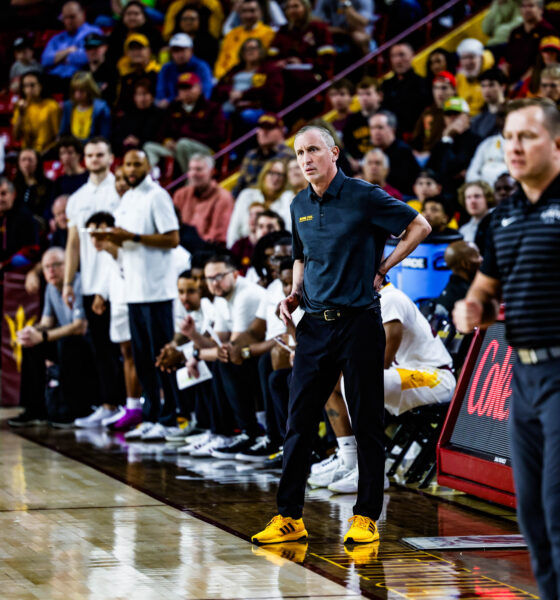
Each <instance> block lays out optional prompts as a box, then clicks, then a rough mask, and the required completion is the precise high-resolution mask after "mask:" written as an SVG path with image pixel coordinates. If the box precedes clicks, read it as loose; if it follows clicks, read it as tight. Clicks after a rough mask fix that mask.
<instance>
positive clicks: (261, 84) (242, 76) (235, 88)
mask: <svg viewBox="0 0 560 600" xmlns="http://www.w3.org/2000/svg"><path fill="white" fill-rule="evenodd" d="M213 97H214V100H216V102H220V103H221V104H222V107H223V110H224V112H225V113H226V115H228V117H231V118H233V119H234V120H235V122H236V123H237V124H242V125H243V124H244V125H245V126H247V125H250V126H254V125H255V124H256V123H257V120H258V119H259V117H261V116H262V115H263V114H264V113H265V112H276V111H277V110H278V109H279V108H280V107H281V106H282V99H283V97H284V80H283V79H282V71H281V70H280V69H279V68H278V67H277V66H276V65H274V64H273V63H272V62H270V61H268V60H267V53H266V48H265V47H264V46H263V43H262V41H261V40H259V39H258V38H249V39H247V40H245V41H244V42H243V44H242V45H241V48H240V50H239V62H238V63H237V64H236V65H235V66H234V67H233V68H232V69H230V70H229V71H228V72H227V73H226V74H225V75H224V76H223V77H222V78H221V79H220V80H219V82H218V84H217V85H216V87H215V89H214V96H213ZM239 121H240V122H241V123H239Z"/></svg>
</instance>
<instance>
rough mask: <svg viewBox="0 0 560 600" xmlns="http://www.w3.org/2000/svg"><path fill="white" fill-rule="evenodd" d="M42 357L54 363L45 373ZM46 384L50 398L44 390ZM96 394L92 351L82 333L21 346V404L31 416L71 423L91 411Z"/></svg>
mask: <svg viewBox="0 0 560 600" xmlns="http://www.w3.org/2000/svg"><path fill="white" fill-rule="evenodd" d="M45 360H50V361H51V362H53V363H55V367H50V368H49V369H48V372H47V368H46V367H45ZM47 385H49V386H50V387H49V390H48V391H49V394H48V398H49V401H48V402H47V401H46V396H45V390H46V386H47ZM97 394H98V388H97V381H96V376H95V368H94V364H93V353H92V350H91V345H90V343H89V342H88V340H87V339H86V338H85V337H84V336H81V335H72V336H68V337H64V338H61V339H59V340H57V341H56V342H49V343H43V344H38V345H37V346H33V347H32V348H23V352H22V362H21V386H20V405H21V406H23V407H25V410H26V412H28V413H29V414H30V415H33V416H36V417H38V418H41V419H45V418H46V419H48V420H49V421H56V422H70V421H72V420H74V419H76V418H78V417H83V416H85V415H87V414H89V413H90V412H91V405H92V404H94V403H95V400H96V397H97Z"/></svg>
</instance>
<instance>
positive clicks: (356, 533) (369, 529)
mask: <svg viewBox="0 0 560 600" xmlns="http://www.w3.org/2000/svg"><path fill="white" fill-rule="evenodd" d="M348 521H350V522H351V523H352V525H351V526H350V529H349V530H348V533H347V534H346V535H345V536H344V543H345V544H369V543H370V542H375V541H376V540H378V539H379V531H377V525H376V524H375V521H374V520H373V519H370V518H369V517H362V515H354V516H353V517H350V518H349V519H348Z"/></svg>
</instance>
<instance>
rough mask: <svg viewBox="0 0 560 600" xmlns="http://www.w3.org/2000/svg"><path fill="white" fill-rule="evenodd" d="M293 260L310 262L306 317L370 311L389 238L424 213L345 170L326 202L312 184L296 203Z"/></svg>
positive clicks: (306, 280)
mask: <svg viewBox="0 0 560 600" xmlns="http://www.w3.org/2000/svg"><path fill="white" fill-rule="evenodd" d="M290 211H291V216H292V237H293V256H294V259H296V260H302V261H304V265H305V270H304V277H303V301H302V305H303V308H304V310H305V311H306V312H310V313H317V312H321V311H322V310H325V309H327V308H343V307H353V308H366V307H368V306H371V305H373V304H375V303H376V299H377V297H378V294H377V292H375V290H374V289H373V281H374V279H375V273H376V272H377V270H378V269H379V264H380V262H381V257H382V253H383V247H384V246H385V241H386V239H387V237H388V235H389V234H393V235H400V234H401V233H402V232H403V231H404V230H405V229H406V227H407V226H408V224H409V223H410V222H411V221H412V220H413V219H414V218H415V217H416V215H417V214H418V213H417V212H416V211H415V210H414V209H413V208H411V207H410V206H408V205H407V204H405V203H404V202H401V201H400V200H396V199H395V198H393V197H392V196H389V194H387V193H386V192H384V191H383V190H382V189H381V188H380V187H379V186H377V185H371V184H370V183H367V182H365V181H362V180H361V179H352V178H350V177H346V175H344V173H343V172H342V171H341V170H340V169H339V170H338V172H337V174H336V176H335V177H334V179H333V180H332V181H331V184H330V185H329V188H328V189H327V191H326V192H325V193H324V195H323V197H322V198H320V197H319V196H317V194H315V192H314V191H313V188H312V186H311V185H309V186H308V187H307V189H305V190H302V191H301V192H299V194H298V195H297V196H296V197H295V198H294V200H293V201H292V204H291V207H290Z"/></svg>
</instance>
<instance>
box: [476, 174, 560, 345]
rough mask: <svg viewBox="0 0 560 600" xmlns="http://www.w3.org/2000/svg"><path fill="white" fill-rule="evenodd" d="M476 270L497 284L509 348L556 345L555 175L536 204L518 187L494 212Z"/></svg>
mask: <svg viewBox="0 0 560 600" xmlns="http://www.w3.org/2000/svg"><path fill="white" fill-rule="evenodd" d="M480 270H481V271H482V273H484V274H485V275H488V276H489V277H493V278H494V279H498V280H499V281H500V283H501V284H502V295H503V300H504V303H505V311H506V337H507V340H508V342H509V343H510V344H511V345H512V346H513V347H516V348H548V347H551V346H560V310H559V309H558V299H559V298H560V176H559V177H557V178H556V179H555V180H554V181H553V182H552V183H551V184H550V185H549V186H548V188H547V189H546V190H545V191H544V192H543V193H542V194H541V197H540V198H539V200H538V201H537V202H536V203H534V204H533V203H532V202H530V201H529V200H528V199H527V197H526V196H525V192H524V191H523V189H522V188H521V187H519V189H518V191H516V192H515V193H514V194H513V196H511V197H510V198H508V199H507V200H504V202H502V204H500V205H499V206H498V207H497V208H496V209H495V210H494V211H493V213H492V216H491V219H490V225H489V228H488V232H487V237H486V249H485V253H484V262H483V263H482V266H481V268H480Z"/></svg>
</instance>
